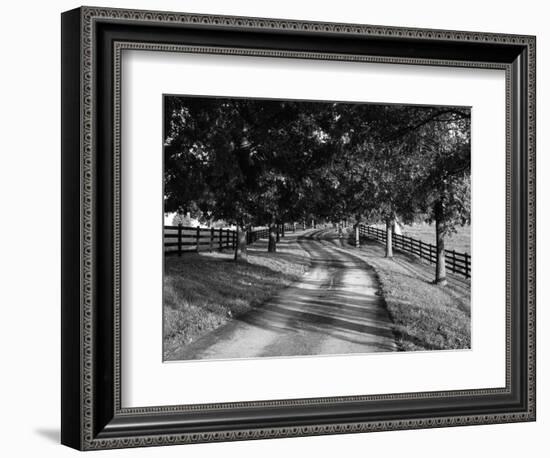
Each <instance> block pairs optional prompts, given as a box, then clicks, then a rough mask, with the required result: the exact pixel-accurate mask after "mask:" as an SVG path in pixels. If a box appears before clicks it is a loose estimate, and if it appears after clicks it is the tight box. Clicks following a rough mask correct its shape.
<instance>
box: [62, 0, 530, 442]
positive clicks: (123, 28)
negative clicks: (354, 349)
mask: <svg viewBox="0 0 550 458" xmlns="http://www.w3.org/2000/svg"><path fill="white" fill-rule="evenodd" d="M535 48H536V40H535V37H533V36H522V35H503V34H491V33H478V32H456V31H443V30H425V29H411V28H398V27H381V26H370V25H357V24H335V23H315V22H303V21H291V20H281V19H262V18H246V17H227V16H204V15H197V14H182V13H167V12H151V11H133V10H122V9H109V8H95V7H82V8H78V9H75V10H71V11H68V12H65V13H63V14H62V61H61V65H62V100H61V104H62V323H61V324H62V387H61V390H62V405H61V410H62V434H61V441H62V443H63V444H65V445H68V446H70V447H73V448H76V449H80V450H90V449H105V448H121V447H137V446H150V445H165V444H180V443H196V442H210V441H223V440H243V439H257V438H268V437H289V436H307V435H318V434H335V433H348V432H366V431H382V430H399V429H411V428H427V427H442V426H455V425H472V424H487V423H504V422H516V421H533V420H534V419H535ZM123 49H150V50H171V51H174V52H213V53H217V54H221V53H223V54H236V55H264V56H268V57H274V58H276V57H285V56H290V57H300V58H305V59H328V60H330V59H338V60H358V61H376V62H388V63H404V62H406V63H410V64H414V65H444V66H468V67H481V68H501V69H504V70H506V75H507V124H508V125H507V141H506V143H507V158H508V170H507V175H508V176H507V200H508V202H507V210H508V211H507V261H506V263H507V292H506V296H507V307H508V308H507V311H508V330H507V331H508V337H507V340H508V349H509V353H508V358H507V359H508V362H507V364H508V366H509V367H508V369H509V372H508V374H509V376H508V383H507V386H506V388H504V389H484V390H473V391H468V392H465V391H456V392H439V393H408V394H403V395H388V396H368V395H365V396H359V397H354V398H339V399H335V398H320V399H315V400H308V399H302V400H289V401H275V400H273V401H264V402H251V403H242V404H239V405H228V404H225V405H223V406H222V405H201V407H200V408H194V409H189V408H188V407H186V406H171V407H155V408H143V409H123V408H122V407H121V405H120V372H119V370H120V367H119V358H120V354H119V352H118V345H119V342H118V339H119V337H120V336H119V326H120V323H119V318H120V317H119V315H118V311H117V310H118V309H117V307H118V305H117V304H118V301H119V299H120V297H119V281H120V279H119V276H120V263H119V256H120V253H119V248H118V246H119V245H118V240H119V237H120V229H119V219H118V218H119V216H118V214H119V212H120V208H119V201H118V199H119V190H118V181H117V180H118V178H117V177H118V176H119V174H120V169H119V163H118V159H117V144H118V143H117V142H118V141H119V140H118V137H117V131H116V128H115V127H116V126H117V125H118V124H117V123H118V122H119V121H120V119H119V113H118V109H117V103H118V100H119V99H118V97H119V95H120V94H119V83H120V80H119V79H118V80H117V75H118V77H119V74H117V68H118V67H117V66H118V65H119V57H120V52H121V51H122V50H123ZM113 145H114V146H113Z"/></svg>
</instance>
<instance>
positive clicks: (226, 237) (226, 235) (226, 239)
mask: <svg viewBox="0 0 550 458" xmlns="http://www.w3.org/2000/svg"><path fill="white" fill-rule="evenodd" d="M225 248H229V229H227V232H226V233H225Z"/></svg>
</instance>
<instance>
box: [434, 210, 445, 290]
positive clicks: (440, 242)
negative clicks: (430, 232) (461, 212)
mask: <svg viewBox="0 0 550 458" xmlns="http://www.w3.org/2000/svg"><path fill="white" fill-rule="evenodd" d="M435 240H436V253H437V258H436V263H435V283H437V284H438V285H442V286H445V285H446V284H447V270H446V268H445V231H444V230H443V222H442V221H441V219H440V218H436V220H435Z"/></svg>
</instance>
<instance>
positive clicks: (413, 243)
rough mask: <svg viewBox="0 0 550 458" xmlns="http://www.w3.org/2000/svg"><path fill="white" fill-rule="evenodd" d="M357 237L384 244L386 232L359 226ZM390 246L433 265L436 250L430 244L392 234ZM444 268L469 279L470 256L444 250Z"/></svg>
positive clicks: (435, 258)
mask: <svg viewBox="0 0 550 458" xmlns="http://www.w3.org/2000/svg"><path fill="white" fill-rule="evenodd" d="M359 236H360V237H368V238H372V239H375V240H378V241H379V242H382V243H386V231H385V230H384V229H379V228H377V227H372V226H365V225H363V224H361V225H359ZM392 245H393V246H394V247H395V248H398V249H400V250H403V251H405V252H407V253H412V254H414V255H416V256H419V257H420V258H422V259H425V260H426V261H428V262H430V263H432V264H435V263H436V260H437V249H436V246H435V245H432V244H431V243H426V242H423V241H422V240H418V239H413V238H411V237H407V236H405V235H398V234H395V233H394V234H392ZM445 267H446V268H447V269H448V270H449V271H451V272H454V273H458V274H461V275H464V276H465V277H466V278H469V277H470V272H471V256H470V255H469V254H468V253H457V252H456V251H455V250H445Z"/></svg>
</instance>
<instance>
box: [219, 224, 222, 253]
mask: <svg viewBox="0 0 550 458" xmlns="http://www.w3.org/2000/svg"><path fill="white" fill-rule="evenodd" d="M218 235H219V238H218V249H219V250H220V251H222V235H223V229H222V228H221V227H220V231H219V233H218Z"/></svg>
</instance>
